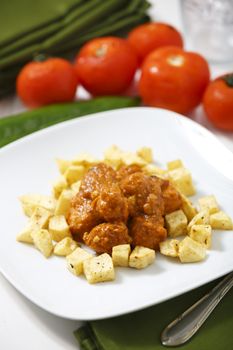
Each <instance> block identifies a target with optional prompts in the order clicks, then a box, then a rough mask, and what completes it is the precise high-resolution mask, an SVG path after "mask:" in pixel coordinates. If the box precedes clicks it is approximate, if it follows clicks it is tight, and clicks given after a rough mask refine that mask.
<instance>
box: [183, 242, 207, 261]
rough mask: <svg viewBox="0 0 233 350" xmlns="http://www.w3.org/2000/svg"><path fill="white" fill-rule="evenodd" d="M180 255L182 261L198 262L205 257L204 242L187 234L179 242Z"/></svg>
mask: <svg viewBox="0 0 233 350" xmlns="http://www.w3.org/2000/svg"><path fill="white" fill-rule="evenodd" d="M178 255H179V258H180V261H181V262H182V263H190V262H198V261H201V260H204V259H205V257H206V249H205V247H204V245H203V244H200V243H198V242H196V241H194V240H193V239H192V238H190V237H188V236H187V237H185V238H184V239H183V240H182V241H181V242H180V243H179V253H178Z"/></svg>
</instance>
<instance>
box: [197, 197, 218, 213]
mask: <svg viewBox="0 0 233 350" xmlns="http://www.w3.org/2000/svg"><path fill="white" fill-rule="evenodd" d="M198 203H199V206H200V210H208V211H209V213H210V214H214V213H217V212H218V211H219V207H218V203H217V201H216V198H215V196H206V197H202V198H199V199H198Z"/></svg>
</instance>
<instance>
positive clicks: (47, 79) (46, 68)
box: [16, 58, 78, 107]
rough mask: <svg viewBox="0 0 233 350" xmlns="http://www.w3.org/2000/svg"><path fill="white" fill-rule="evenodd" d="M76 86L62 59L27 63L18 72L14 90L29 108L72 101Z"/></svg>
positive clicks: (67, 63)
mask: <svg viewBox="0 0 233 350" xmlns="http://www.w3.org/2000/svg"><path fill="white" fill-rule="evenodd" d="M77 84H78V79H77V74H76V72H75V69H74V67H73V66H72V65H71V64H70V62H68V61H66V60H64V59H62V58H48V59H46V60H44V61H34V62H30V63H27V64H26V65H25V66H24V67H23V68H22V70H21V71H20V73H19V75H18V77H17V81H16V89H17V93H18V95H19V97H20V98H21V99H22V101H23V102H24V103H25V104H26V105H27V106H29V107H38V106H42V105H46V104H50V103H56V102H68V101H72V100H73V99H74V96H75V92H76V88H77Z"/></svg>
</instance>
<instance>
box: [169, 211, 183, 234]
mask: <svg viewBox="0 0 233 350" xmlns="http://www.w3.org/2000/svg"><path fill="white" fill-rule="evenodd" d="M165 224H166V228H167V231H168V235H169V236H170V237H177V236H181V235H184V234H186V233H187V224H188V220H187V218H186V216H185V214H184V212H183V210H176V211H174V212H173V213H170V214H167V215H165Z"/></svg>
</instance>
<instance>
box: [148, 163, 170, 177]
mask: <svg viewBox="0 0 233 350" xmlns="http://www.w3.org/2000/svg"><path fill="white" fill-rule="evenodd" d="M143 170H144V171H145V173H146V174H147V175H149V176H153V175H156V176H163V175H164V174H166V170H164V169H161V168H159V167H157V166H156V165H154V164H147V165H146V166H144V167H143Z"/></svg>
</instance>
